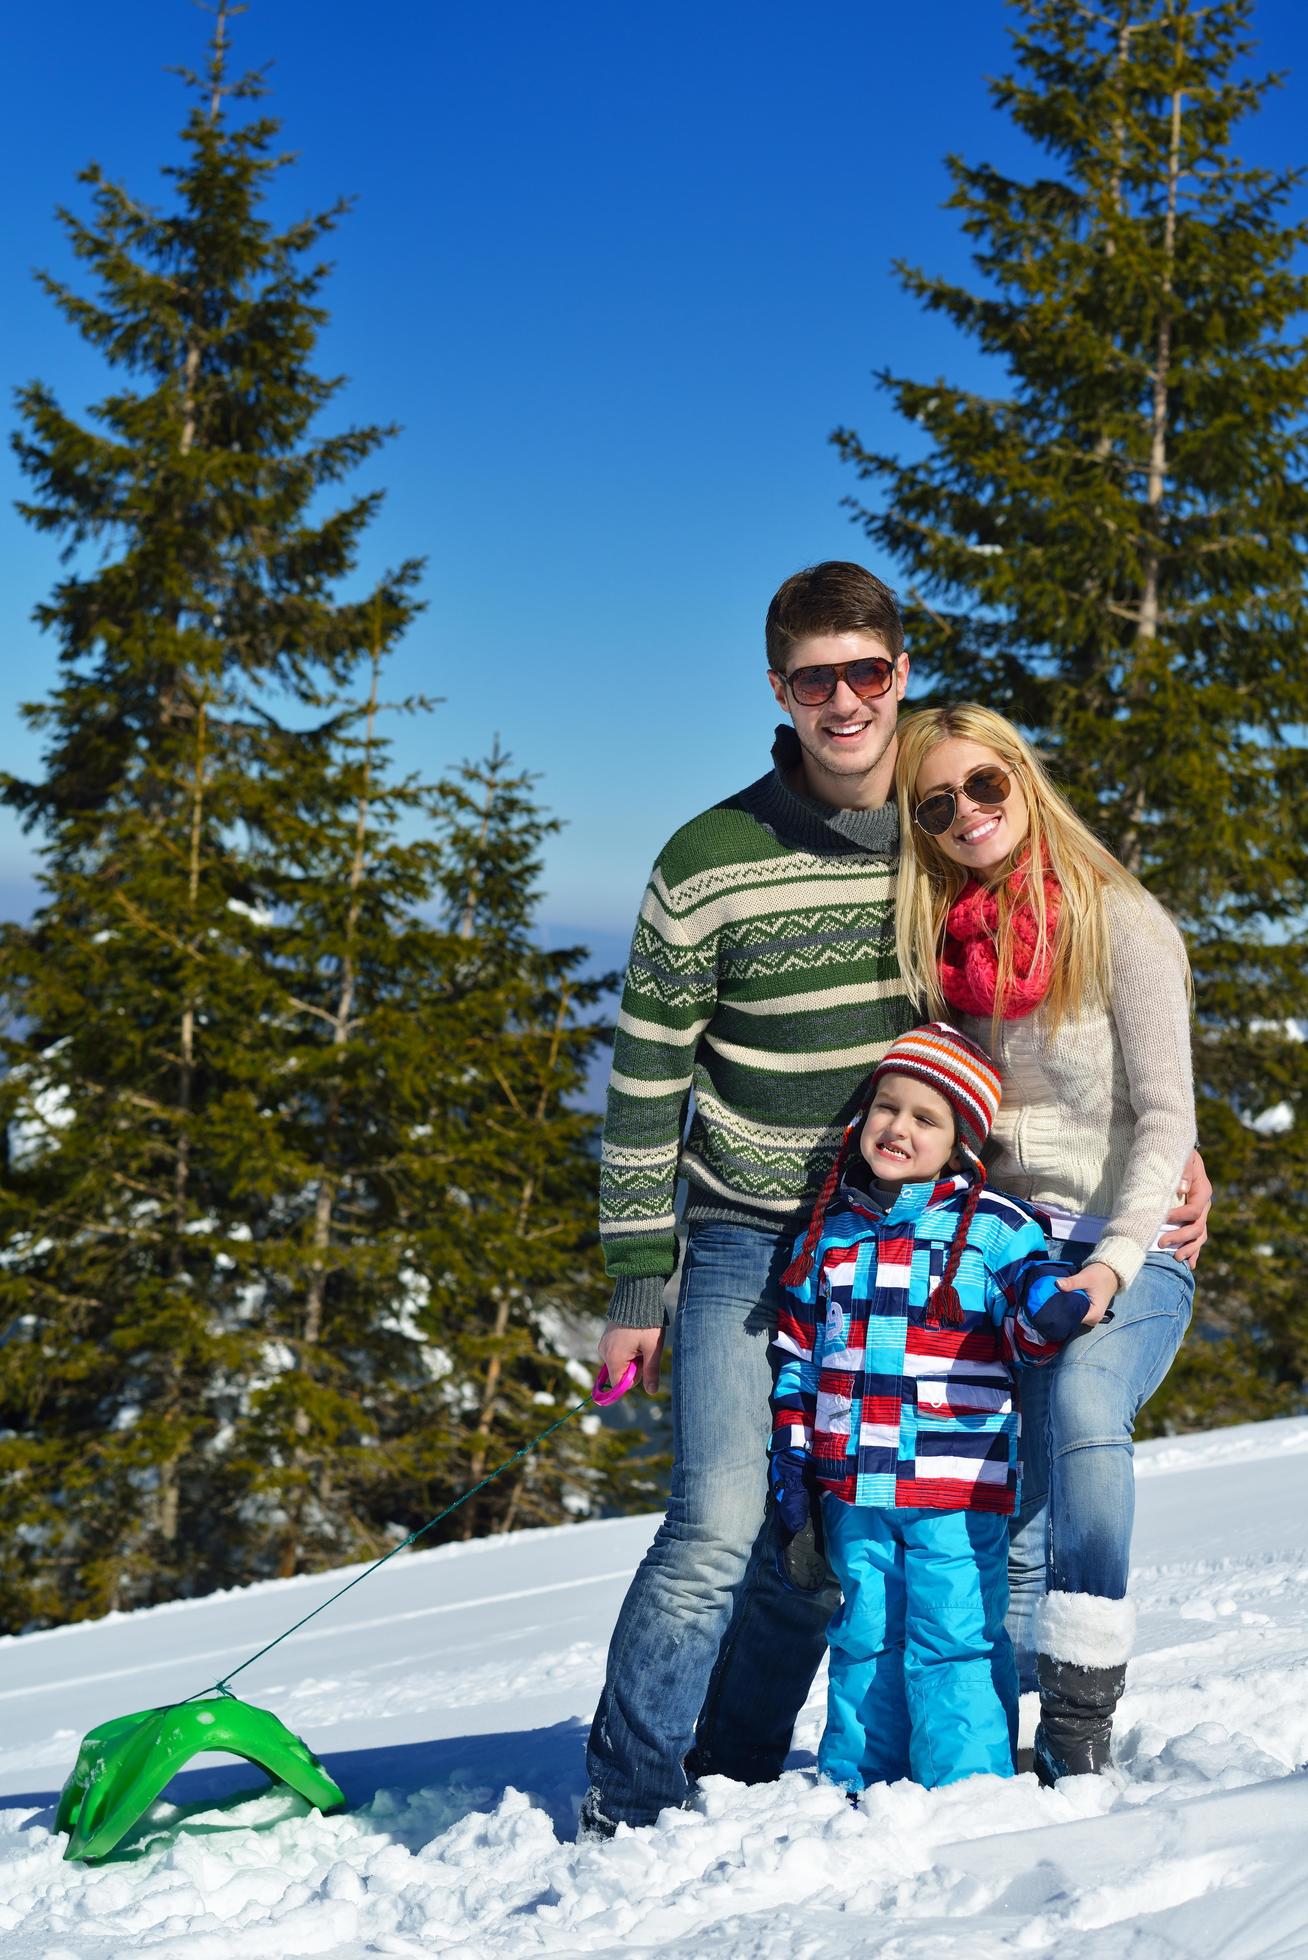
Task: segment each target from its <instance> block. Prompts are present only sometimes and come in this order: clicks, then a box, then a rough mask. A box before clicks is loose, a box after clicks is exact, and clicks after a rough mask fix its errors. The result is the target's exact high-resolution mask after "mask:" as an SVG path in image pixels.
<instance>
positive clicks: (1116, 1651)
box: [1035, 1592, 1135, 1667]
mask: <svg viewBox="0 0 1308 1960" xmlns="http://www.w3.org/2000/svg"><path fill="white" fill-rule="evenodd" d="M1035 1636H1036V1650H1037V1652H1039V1653H1041V1654H1048V1656H1049V1658H1050V1660H1052V1661H1069V1662H1070V1663H1071V1665H1072V1666H1073V1667H1121V1666H1122V1664H1123V1663H1124V1662H1125V1661H1128V1660H1130V1658H1131V1649H1132V1647H1133V1646H1134V1645H1135V1607H1134V1606H1133V1605H1132V1603H1131V1601H1130V1600H1129V1599H1105V1598H1103V1596H1102V1595H1101V1594H1099V1593H1076V1592H1051V1593H1046V1594H1045V1596H1044V1598H1043V1599H1042V1600H1041V1602H1040V1605H1039V1607H1038V1608H1037V1609H1036V1623H1035Z"/></svg>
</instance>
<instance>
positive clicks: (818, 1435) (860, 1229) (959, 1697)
mask: <svg viewBox="0 0 1308 1960" xmlns="http://www.w3.org/2000/svg"><path fill="white" fill-rule="evenodd" d="M999 1095H1000V1085H999V1076H998V1074H997V1073H996V1071H995V1069H994V1066H993V1065H992V1063H991V1062H990V1061H989V1060H988V1058H987V1057H986V1056H985V1055H984V1054H983V1052H982V1051H981V1049H979V1048H978V1047H977V1046H976V1045H975V1043H973V1042H971V1041H969V1040H968V1038H967V1036H966V1035H962V1034H959V1033H958V1031H957V1030H956V1029H954V1028H951V1027H947V1026H946V1025H945V1024H944V1023H943V1022H932V1023H928V1024H927V1025H925V1026H923V1027H919V1028H915V1029H913V1030H912V1032H911V1033H909V1034H907V1035H904V1036H902V1037H901V1039H900V1040H898V1041H897V1042H895V1043H894V1045H893V1046H892V1047H891V1049H890V1050H889V1052H888V1053H887V1054H886V1055H885V1056H884V1058H883V1059H882V1061H881V1062H880V1063H879V1064H878V1066H877V1068H876V1069H875V1070H874V1071H873V1074H872V1077H871V1079H870V1082H869V1084H868V1094H867V1101H866V1103H865V1104H864V1107H863V1109H862V1110H861V1111H860V1112H859V1114H858V1116H856V1117H855V1119H854V1121H853V1122H852V1123H851V1124H850V1125H849V1127H848V1128H847V1130H846V1131H845V1135H844V1138H843V1140H842V1142H841V1146H840V1152H839V1155H838V1156H837V1158H836V1161H835V1163H834V1165H833V1166H832V1169H831V1172H830V1175H829V1176H828V1178H827V1181H826V1184H825V1186H824V1187H823V1191H822V1195H821V1197H820V1198H819V1200H818V1203H817V1206H816V1208H815V1209H814V1212H813V1216H812V1219H811V1220H810V1223H809V1227H808V1231H807V1233H806V1234H805V1236H804V1239H803V1241H802V1244H801V1245H800V1247H799V1249H798V1251H797V1253H796V1256H795V1258H794V1259H793V1260H792V1262H791V1264H790V1265H789V1266H788V1267H787V1269H786V1271H785V1273H784V1274H783V1275H782V1278H783V1280H784V1282H785V1284H786V1285H787V1286H788V1287H789V1288H790V1289H791V1290H792V1293H793V1296H794V1303H793V1305H792V1306H790V1307H789V1309H788V1310H785V1311H783V1313H782V1315H781V1319H780V1323H779V1325H778V1328H777V1334H776V1341H775V1345H776V1347H777V1348H778V1349H779V1350H780V1351H781V1354H782V1356H783V1357H784V1359H783V1363H782V1366H781V1370H780V1374H779V1376H778V1379H777V1384H776V1388H775V1390H774V1393H773V1412H774V1419H773V1441H772V1455H771V1458H770V1483H771V1487H772V1492H773V1496H774V1498H775V1500H776V1515H777V1530H778V1539H779V1559H780V1561H781V1566H782V1573H783V1576H785V1577H787V1578H788V1579H789V1581H790V1582H791V1583H792V1584H796V1585H798V1586H801V1587H802V1586H804V1585H806V1584H808V1583H811V1582H812V1579H813V1568H814V1566H815V1564H816V1557H815V1552H816V1554H817V1555H819V1556H820V1552H821V1545H822V1534H823V1533H824V1534H825V1541H826V1551H827V1555H828V1556H829V1558H830V1561H831V1565H832V1567H833V1569H834V1571H835V1573H836V1576H837V1578H838V1579H839V1581H840V1584H841V1588H842V1590H843V1592H844V1603H843V1605H842V1606H841V1607H840V1609H839V1611H838V1612H837V1613H836V1615H835V1617H834V1618H833V1620H832V1622H831V1625H830V1627H829V1628H828V1631H827V1641H828V1645H829V1647H830V1658H831V1674H830V1686H829V1690H828V1700H827V1725H826V1729H825V1731H824V1733H823V1736H822V1742H821V1745H820V1748H819V1751H818V1767H819V1769H820V1770H821V1772H822V1774H823V1775H824V1776H826V1777H828V1778H830V1779H831V1780H832V1781H833V1782H836V1783H839V1784H841V1785H843V1786H844V1788H846V1789H847V1790H851V1791H855V1790H861V1789H863V1788H864V1787H865V1786H866V1785H867V1784H868V1783H872V1782H891V1781H894V1780H895V1779H897V1778H899V1777H902V1776H911V1777H913V1779H914V1780H915V1781H916V1782H918V1783H922V1784H925V1786H926V1787H927V1788H928V1789H932V1788H934V1787H936V1786H937V1785H939V1784H943V1783H953V1782H956V1781H957V1780H958V1779H959V1778H960V1777H964V1776H972V1775H975V1774H977V1773H978V1772H983V1771H988V1772H990V1773H991V1774H992V1775H996V1776H1011V1775H1012V1774H1013V1750H1014V1747H1015V1743H1016V1737H1017V1675H1016V1670H1015V1667H1014V1663H1013V1652H1012V1648H1011V1646H1010V1644H1009V1639H1008V1635H1007V1633H1006V1632H1005V1631H1004V1614H1005V1611H1006V1610H1007V1606H1008V1569H1007V1560H1008V1519H1009V1517H1010V1516H1011V1514H1012V1513H1013V1511H1014V1510H1015V1509H1016V1506H1017V1482H1018V1416H1017V1411H1016V1408H1015V1406H1014V1401H1013V1380H1012V1370H1013V1368H1014V1367H1022V1366H1039V1365H1041V1364H1042V1363H1045V1362H1048V1361H1052V1360H1053V1359H1054V1357H1055V1356H1056V1355H1057V1353H1058V1349H1059V1345H1060V1343H1061V1342H1063V1341H1064V1340H1066V1339H1067V1337H1068V1335H1069V1334H1071V1333H1072V1331H1073V1329H1074V1328H1075V1327H1076V1326H1077V1325H1078V1323H1079V1322H1081V1321H1082V1320H1083V1319H1086V1320H1092V1319H1094V1318H1097V1317H1098V1316H1097V1312H1096V1310H1095V1309H1093V1308H1091V1307H1090V1302H1089V1299H1088V1296H1087V1295H1086V1294H1085V1293H1083V1292H1080V1291H1076V1290H1066V1289H1063V1288H1060V1287H1059V1285H1058V1278H1059V1276H1060V1275H1066V1274H1069V1273H1070V1272H1071V1271H1072V1268H1071V1267H1070V1266H1068V1265H1066V1264H1058V1263H1055V1262H1054V1261H1052V1260H1051V1259H1050V1258H1049V1256H1048V1249H1047V1247H1046V1245H1045V1240H1044V1236H1043V1234H1042V1233H1041V1231H1040V1229H1039V1227H1038V1226H1037V1225H1036V1224H1035V1222H1034V1220H1033V1218H1032V1216H1031V1214H1030V1212H1029V1211H1028V1210H1026V1209H1025V1208H1024V1207H1023V1206H1022V1205H1020V1204H1019V1203H1017V1201H1016V1200H1014V1199H1012V1198H1007V1197H1005V1196H1003V1195H1002V1193H1000V1192H996V1191H988V1190H987V1189H986V1188H985V1172H984V1171H983V1170H982V1168H981V1164H980V1162H979V1153H980V1151H981V1149H982V1146H983V1145H984V1143H985V1141H986V1138H987V1136H988V1135H989V1132H990V1126H991V1124H992V1122H993V1121H994V1118H995V1114H996V1112H997V1110H998V1108H999ZM855 1138H857V1141H858V1152H857V1155H856V1156H855V1157H854V1159H853V1163H852V1165H851V1167H850V1168H849V1169H848V1170H846V1163H847V1160H848V1159H849V1158H850V1154H851V1146H852V1144H853V1143H854V1141H855ZM947 1166H952V1167H953V1171H952V1174H951V1171H950V1170H948V1169H947V1168H946V1167H947ZM828 1207H830V1208H831V1215H830V1217H828V1216H827V1212H828ZM1087 1309H1089V1311H1087ZM817 1486H821V1488H822V1492H823V1495H822V1497H821V1499H820V1504H819V1501H818V1497H817V1488H816V1487H817ZM815 1540H816V1545H815V1543H814V1541H815Z"/></svg>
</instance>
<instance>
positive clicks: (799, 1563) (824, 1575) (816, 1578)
mask: <svg viewBox="0 0 1308 1960" xmlns="http://www.w3.org/2000/svg"><path fill="white" fill-rule="evenodd" d="M768 1489H769V1490H770V1491H771V1493H772V1503H773V1515H774V1518H775V1523H776V1534H777V1550H776V1564H777V1572H778V1574H779V1576H780V1579H781V1583H782V1585H783V1586H785V1587H786V1588H787V1590H788V1591H790V1592H798V1593H815V1592H821V1590H822V1588H823V1587H824V1586H825V1585H827V1584H828V1583H829V1582H830V1574H829V1572H828V1571H827V1557H826V1546H825V1544H824V1542H823V1537H822V1506H821V1504H820V1503H819V1502H818V1494H817V1488H816V1485H815V1483H814V1479H813V1468H812V1465H811V1464H810V1462H809V1460H808V1458H807V1457H806V1456H801V1455H800V1454H799V1452H798V1451H797V1450H776V1451H774V1452H773V1454H772V1455H771V1456H770V1457H769V1458H768Z"/></svg>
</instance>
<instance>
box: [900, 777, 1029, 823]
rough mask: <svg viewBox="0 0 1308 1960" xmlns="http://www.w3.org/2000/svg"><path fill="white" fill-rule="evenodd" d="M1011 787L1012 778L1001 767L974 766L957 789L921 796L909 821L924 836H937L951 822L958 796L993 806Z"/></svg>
mask: <svg viewBox="0 0 1308 1960" xmlns="http://www.w3.org/2000/svg"><path fill="white" fill-rule="evenodd" d="M1012 787H1013V779H1012V777H1011V776H1009V775H1008V774H1007V773H1006V772H1005V771H1004V770H1003V769H974V770H973V771H972V773H971V775H970V776H965V777H964V778H963V781H962V782H961V783H960V784H959V786H958V788H957V789H937V790H933V791H932V792H931V794H930V796H924V797H923V799H922V801H921V802H920V803H919V804H918V806H917V808H916V810H914V812H913V822H914V823H915V824H916V825H917V827H918V829H919V830H925V832H926V833H927V836H928V837H939V836H941V835H942V834H943V833H944V832H945V831H946V830H948V829H949V826H950V824H951V823H952V822H953V821H954V818H955V816H956V815H957V812H958V799H959V797H960V796H965V797H966V798H967V800H968V802H969V803H979V804H981V805H982V806H983V807H985V808H987V809H993V807H994V806H995V804H996V803H1007V801H1008V797H1009V793H1010V791H1011V790H1012Z"/></svg>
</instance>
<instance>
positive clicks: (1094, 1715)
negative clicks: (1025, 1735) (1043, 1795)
mask: <svg viewBox="0 0 1308 1960" xmlns="http://www.w3.org/2000/svg"><path fill="white" fill-rule="evenodd" d="M1036 1671H1037V1673H1038V1674H1039V1677H1040V1726H1039V1728H1038V1729H1037V1730H1036V1732H1035V1753H1034V1764H1033V1766H1034V1769H1035V1773H1036V1775H1037V1777H1038V1778H1039V1779H1040V1781H1041V1782H1042V1783H1043V1784H1044V1785H1045V1788H1046V1789H1051V1788H1052V1787H1053V1785H1054V1784H1055V1783H1057V1781H1058V1779H1059V1777H1060V1776H1098V1774H1099V1772H1100V1770H1101V1769H1107V1767H1108V1764H1109V1761H1110V1745H1111V1743H1112V1740H1113V1716H1114V1714H1115V1713H1116V1710H1117V1704H1118V1702H1119V1701H1120V1700H1121V1696H1122V1689H1123V1688H1124V1687H1125V1686H1126V1663H1125V1662H1123V1663H1122V1665H1121V1666H1120V1667H1076V1666H1075V1665H1074V1664H1073V1663H1072V1662H1071V1661H1056V1660H1053V1659H1051V1658H1050V1656H1049V1655H1048V1654H1041V1655H1039V1657H1038V1658H1037V1660H1036Z"/></svg>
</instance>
